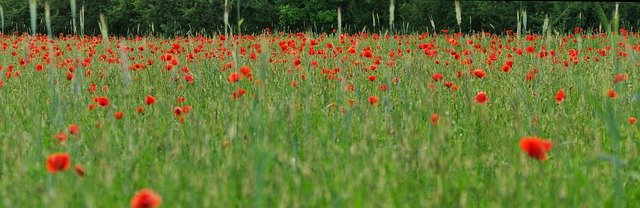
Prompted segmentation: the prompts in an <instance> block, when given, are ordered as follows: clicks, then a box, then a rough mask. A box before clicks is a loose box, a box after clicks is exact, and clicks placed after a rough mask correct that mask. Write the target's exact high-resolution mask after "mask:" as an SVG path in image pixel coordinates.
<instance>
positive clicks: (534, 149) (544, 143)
mask: <svg viewBox="0 0 640 208" xmlns="http://www.w3.org/2000/svg"><path fill="white" fill-rule="evenodd" d="M551 147H553V143H551V141H549V140H546V139H542V138H539V137H535V136H528V137H523V138H522V139H520V149H522V151H524V152H525V153H527V154H528V155H529V156H530V157H532V158H535V159H537V160H540V161H544V160H547V152H549V150H551Z"/></svg>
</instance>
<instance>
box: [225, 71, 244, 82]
mask: <svg viewBox="0 0 640 208" xmlns="http://www.w3.org/2000/svg"><path fill="white" fill-rule="evenodd" d="M241 78H242V76H240V74H238V72H233V73H231V74H229V77H228V78H227V81H229V82H231V83H236V82H238V81H240V79H241Z"/></svg>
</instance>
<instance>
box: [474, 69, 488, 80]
mask: <svg viewBox="0 0 640 208" xmlns="http://www.w3.org/2000/svg"><path fill="white" fill-rule="evenodd" d="M471 73H472V74H473V76H475V77H478V78H484V77H485V76H487V73H486V72H484V70H482V69H475V70H473V71H472V72H471Z"/></svg>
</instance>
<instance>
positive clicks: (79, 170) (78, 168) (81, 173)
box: [73, 165, 85, 177]
mask: <svg viewBox="0 0 640 208" xmlns="http://www.w3.org/2000/svg"><path fill="white" fill-rule="evenodd" d="M73 170H74V171H75V172H76V174H78V176H80V177H82V176H84V174H85V172H84V168H82V166H80V165H75V167H73Z"/></svg>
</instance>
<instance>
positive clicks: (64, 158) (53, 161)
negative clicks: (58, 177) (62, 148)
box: [46, 153, 71, 173]
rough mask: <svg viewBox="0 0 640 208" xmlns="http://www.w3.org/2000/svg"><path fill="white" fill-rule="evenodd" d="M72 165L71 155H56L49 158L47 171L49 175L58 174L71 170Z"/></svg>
mask: <svg viewBox="0 0 640 208" xmlns="http://www.w3.org/2000/svg"><path fill="white" fill-rule="evenodd" d="M70 165H71V156H69V153H56V154H51V155H49V157H47V163H46V166H47V171H49V173H57V172H59V171H65V170H67V169H69V166H70Z"/></svg>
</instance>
